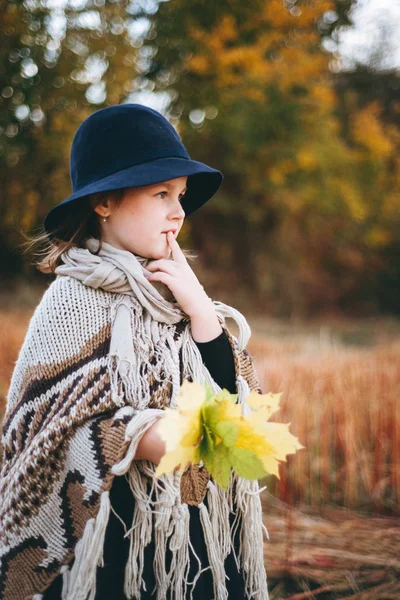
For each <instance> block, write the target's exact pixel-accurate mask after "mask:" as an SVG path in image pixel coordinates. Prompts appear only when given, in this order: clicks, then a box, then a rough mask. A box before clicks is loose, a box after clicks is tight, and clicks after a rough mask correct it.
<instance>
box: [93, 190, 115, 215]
mask: <svg viewBox="0 0 400 600" xmlns="http://www.w3.org/2000/svg"><path fill="white" fill-rule="evenodd" d="M90 204H91V206H92V208H93V210H94V212H96V213H97V214H98V215H100V216H101V217H105V216H107V215H109V214H110V211H111V209H112V207H113V202H112V198H111V195H110V194H101V197H100V199H99V196H97V195H94V197H91V198H90Z"/></svg>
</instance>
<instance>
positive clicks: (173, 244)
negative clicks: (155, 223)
mask: <svg viewBox="0 0 400 600" xmlns="http://www.w3.org/2000/svg"><path fill="white" fill-rule="evenodd" d="M167 240H168V243H169V247H170V248H171V252H172V258H173V260H175V261H176V262H178V263H182V264H184V263H187V260H186V257H185V255H184V254H183V252H182V250H181V247H180V245H179V244H178V242H177V241H176V239H175V238H174V234H173V233H172V231H168V233H167Z"/></svg>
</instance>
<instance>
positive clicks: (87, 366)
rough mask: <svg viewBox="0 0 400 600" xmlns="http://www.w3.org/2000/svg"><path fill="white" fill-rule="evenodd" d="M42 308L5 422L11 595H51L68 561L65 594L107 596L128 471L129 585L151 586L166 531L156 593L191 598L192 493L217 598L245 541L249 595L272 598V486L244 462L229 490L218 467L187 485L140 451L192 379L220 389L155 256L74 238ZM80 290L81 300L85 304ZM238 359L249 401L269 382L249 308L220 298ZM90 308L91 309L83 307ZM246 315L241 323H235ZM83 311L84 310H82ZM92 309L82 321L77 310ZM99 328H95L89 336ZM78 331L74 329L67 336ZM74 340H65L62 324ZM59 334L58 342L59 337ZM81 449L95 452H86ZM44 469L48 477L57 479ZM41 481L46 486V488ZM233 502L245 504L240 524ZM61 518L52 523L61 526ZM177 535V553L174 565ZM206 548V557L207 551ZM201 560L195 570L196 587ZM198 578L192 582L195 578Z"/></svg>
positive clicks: (5, 540) (0, 559)
mask: <svg viewBox="0 0 400 600" xmlns="http://www.w3.org/2000/svg"><path fill="white" fill-rule="evenodd" d="M62 261H63V264H61V265H60V266H58V267H57V269H56V275H57V278H56V280H55V281H54V282H53V283H52V284H51V286H50V287H49V289H48V290H47V292H46V293H45V295H44V297H43V299H42V301H41V303H40V305H39V306H38V307H37V309H36V311H35V313H34V315H33V317H32V320H31V322H30V325H29V328H28V333H27V336H26V338H25V341H24V344H23V347H22V348H21V351H20V355H19V357H18V361H17V363H16V366H15V369H14V372H13V376H12V380H11V384H10V389H9V393H8V396H7V409H6V415H5V419H4V423H3V434H2V446H3V451H4V458H3V464H2V469H1V472H0V495H1V497H2V505H1V507H0V599H2V600H3V599H4V600H17V599H18V600H20V599H21V598H24V599H25V598H26V599H27V598H33V599H34V600H40V598H42V594H43V591H44V590H45V589H47V587H48V586H49V585H50V583H51V581H52V579H54V577H55V576H56V575H57V574H58V573H62V575H63V582H64V583H63V594H62V600H66V599H67V600H88V599H89V600H94V598H95V593H96V570H97V566H98V565H99V566H101V565H102V564H103V557H102V553H103V544H104V536H105V530H106V527H107V523H108V518H109V513H110V510H112V509H113V507H112V506H111V505H110V499H109V490H110V488H111V485H112V481H113V478H114V477H115V476H125V477H126V478H127V480H128V482H129V485H130V488H131V491H132V495H133V497H134V500H135V508H134V515H133V521H132V526H131V528H130V529H129V531H127V532H126V535H127V536H128V538H129V540H130V553H129V560H128V563H127V565H126V570H125V582H124V591H125V594H126V596H127V598H131V599H136V600H140V589H141V585H142V573H143V566H144V547H145V546H146V545H147V544H148V543H149V542H150V541H151V539H152V537H154V542H155V548H156V554H155V559H154V570H155V578H156V598H157V600H164V599H165V598H166V596H167V593H168V592H169V593H171V597H172V598H174V600H186V599H187V598H188V595H187V594H188V589H187V588H188V572H189V551H190V550H191V551H192V552H194V550H193V546H192V545H191V542H190V536H189V521H190V513H189V510H188V503H189V504H196V505H197V506H198V508H199V511H200V519H201V523H202V526H203V531H204V537H205V542H206V546H207V553H208V559H209V565H210V567H211V572H212V575H213V582H214V596H215V600H227V599H228V592H227V588H226V585H225V572H224V560H225V558H226V556H227V555H228V554H229V552H230V551H233V552H234V548H233V543H232V535H233V530H236V529H237V528H238V527H239V525H240V555H239V556H235V558H236V561H237V564H238V566H239V567H240V568H241V570H242V571H243V574H244V580H245V590H246V598H247V599H250V598H254V599H255V600H267V598H268V591H267V583H266V574H265V569H264V560H263V530H264V532H265V533H266V535H267V537H268V532H267V531H266V529H265V527H264V525H263V523H262V511H261V502H260V498H259V492H260V489H259V487H258V484H257V482H249V481H246V480H244V479H242V478H241V477H238V476H236V474H235V473H234V472H233V471H232V475H231V481H230V483H229V486H228V489H227V490H226V491H224V490H222V489H221V488H219V486H217V485H216V484H215V483H214V482H213V480H212V478H210V479H209V480H208V481H206V488H205V491H204V493H206V494H207V506H206V505H205V503H204V502H203V494H200V496H198V488H199V486H198V485H197V483H198V482H197V483H196V482H195V483H194V484H193V498H197V501H196V502H191V501H189V500H185V499H184V498H183V496H182V494H181V490H182V487H181V484H182V481H183V478H184V477H185V475H186V474H187V473H190V469H193V473H192V475H193V474H194V476H195V475H196V469H194V467H190V468H189V469H188V470H187V472H185V473H184V474H183V475H182V476H181V475H180V474H179V471H174V472H173V473H171V474H169V475H162V476H161V477H159V478H157V479H156V478H155V477H154V471H155V467H156V466H155V465H154V464H153V463H151V462H150V461H146V460H134V457H135V454H136V450H137V446H138V443H139V441H140V439H141V437H142V436H143V434H144V433H145V432H146V431H147V429H149V427H151V426H152V425H153V424H154V423H155V422H156V421H157V419H159V418H162V416H163V414H164V408H165V407H166V406H171V407H174V406H176V398H177V396H178V394H179V391H180V385H181V382H182V379H188V380H190V381H198V382H199V383H204V382H208V384H209V385H210V386H211V388H212V390H213V391H214V393H218V392H219V391H220V387H219V386H218V384H217V383H216V382H215V381H214V380H213V379H212V377H211V375H210V373H209V371H208V369H207V368H206V367H205V365H204V364H203V362H202V358H201V354H200V352H199V350H198V348H197V346H196V344H195V342H194V340H193V338H192V335H191V328H190V319H189V318H188V316H187V315H186V314H185V313H184V312H182V311H181V309H180V307H179V305H178V304H177V302H176V301H175V300H174V298H173V296H172V294H171V293H170V291H169V290H168V289H167V288H166V286H164V285H163V284H160V283H158V284H153V283H151V282H149V281H148V280H147V278H146V274H148V273H149V272H148V271H147V269H146V265H147V263H148V259H145V258H143V257H140V256H136V255H134V254H132V253H131V252H128V251H124V250H120V249H117V248H115V247H113V246H112V245H110V244H107V243H104V242H103V244H102V247H101V248H100V245H99V242H98V240H96V239H94V238H90V239H89V240H87V242H86V244H85V248H76V247H73V248H70V249H69V250H68V251H67V252H65V253H64V254H63V256H62ZM77 303H78V307H77V311H78V312H74V311H75V310H76V305H77ZM213 305H214V308H215V311H216V313H217V316H218V319H219V321H220V323H221V326H222V328H223V329H224V330H225V332H226V334H227V335H228V338H229V341H230V344H231V347H232V351H233V354H234V360H235V371H236V385H237V392H238V402H239V403H240V404H241V405H242V411H243V414H246V413H247V412H249V411H250V408H249V407H248V406H247V404H246V397H247V395H248V394H249V392H250V390H252V389H254V390H257V391H259V392H260V391H261V389H260V386H259V382H258V378H257V375H256V373H255V370H254V367H253V363H252V360H251V357H250V355H249V354H248V352H247V350H246V344H247V342H248V340H249V337H250V328H249V326H248V324H247V322H246V319H245V318H244V316H243V315H242V314H241V313H240V312H239V311H237V310H236V309H234V308H232V307H230V306H228V305H226V304H223V303H222V302H217V301H213ZM85 309H87V311H88V315H89V316H88V320H87V322H83V321H82V319H83V317H82V312H84V310H85ZM227 318H231V319H233V321H234V322H235V323H236V326H237V327H238V331H239V333H238V336H237V337H236V336H234V335H232V334H231V332H230V331H229V329H228V327H227V325H226V319H227ZM71 319H72V320H71ZM75 321H79V323H75ZM86 329H87V330H89V332H90V335H89V337H88V332H87V331H86ZM65 336H66V337H65ZM60 337H63V339H64V337H65V339H66V340H67V341H68V344H72V346H73V348H72V350H69V348H66V344H67V342H65V343H61V344H59V345H57V341H58V338H60ZM56 348H57V350H56ZM82 456H84V457H85V461H84V462H82ZM44 482H45V483H44ZM39 492H40V493H41V495H39ZM229 512H236V519H235V522H234V524H233V525H232V527H231V526H230V522H229ZM50 532H51V533H50ZM167 547H168V548H169V549H170V550H171V551H172V556H173V558H172V564H171V566H170V569H169V570H168V571H167V569H166V565H165V556H166V549H167ZM197 558H198V557H197ZM201 566H202V565H201V563H200V560H199V571H198V573H197V575H196V577H195V578H194V580H193V588H194V584H195V581H196V579H197V578H198V577H199V576H200V573H201ZM193 588H192V590H191V591H193Z"/></svg>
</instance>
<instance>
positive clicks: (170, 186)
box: [156, 181, 187, 192]
mask: <svg viewBox="0 0 400 600" xmlns="http://www.w3.org/2000/svg"><path fill="white" fill-rule="evenodd" d="M156 185H157V186H159V185H165V186H166V187H169V188H172V187H174V186H173V184H171V183H168V181H161V182H160V183H157V184H156ZM186 191H187V186H186V187H185V188H184V189H183V190H182V192H186Z"/></svg>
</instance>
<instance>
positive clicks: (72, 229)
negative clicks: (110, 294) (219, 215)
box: [20, 189, 197, 274]
mask: <svg viewBox="0 0 400 600" xmlns="http://www.w3.org/2000/svg"><path fill="white" fill-rule="evenodd" d="M124 191H125V190H124V189H120V190H108V191H105V192H96V193H94V194H90V195H89V196H85V197H84V198H81V199H80V200H79V201H76V202H74V206H73V210H72V209H71V210H69V211H65V215H64V216H63V219H62V223H60V225H59V226H58V227H57V229H55V230H54V231H53V232H52V237H51V238H50V237H49V235H48V234H47V233H46V232H45V231H44V230H43V229H42V230H41V231H40V232H39V233H38V234H36V235H35V234H34V235H32V236H28V235H26V234H25V233H23V232H21V233H22V235H23V237H24V238H25V240H26V241H25V242H23V243H22V244H20V246H22V248H23V252H25V253H28V252H31V251H32V250H33V252H32V255H33V256H34V257H37V260H35V259H34V261H33V263H32V264H34V265H35V266H36V268H37V269H38V270H39V271H40V272H41V273H46V274H54V272H55V270H56V268H57V267H58V265H59V264H60V263H61V256H62V255H63V253H64V252H66V251H67V250H68V249H69V248H72V247H78V248H84V247H85V246H84V243H85V241H86V240H87V239H88V238H90V237H94V238H96V239H98V240H100V246H99V249H98V251H97V252H100V250H101V246H102V242H103V240H102V235H101V232H102V229H101V225H100V222H99V218H100V217H99V215H98V214H97V213H96V211H95V210H94V209H95V208H96V206H97V205H98V204H100V203H101V202H102V201H103V200H104V199H105V198H112V200H113V201H114V204H115V206H118V205H119V204H120V203H121V201H122V198H123V196H124ZM71 208H72V207H71ZM182 252H183V254H184V255H185V257H186V259H187V260H194V259H195V258H197V255H195V254H193V253H192V252H191V251H190V250H185V249H183V248H182Z"/></svg>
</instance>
